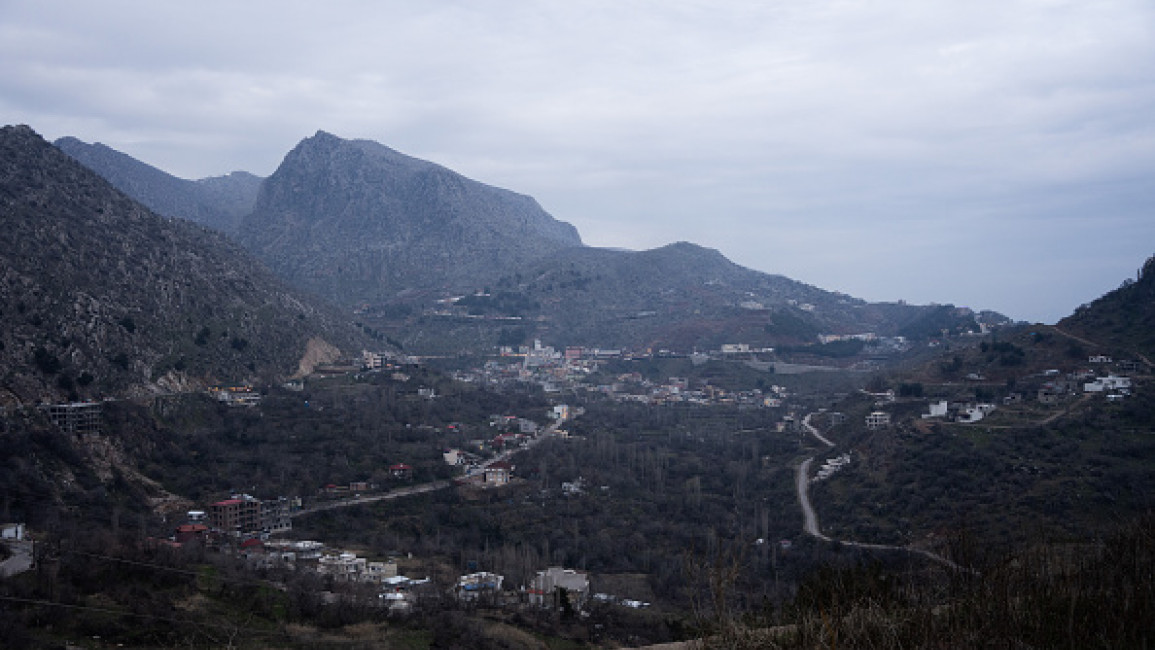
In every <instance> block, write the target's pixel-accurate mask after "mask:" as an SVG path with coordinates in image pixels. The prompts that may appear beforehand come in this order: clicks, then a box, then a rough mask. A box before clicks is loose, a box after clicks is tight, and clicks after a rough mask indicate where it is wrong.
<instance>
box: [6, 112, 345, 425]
mask: <svg viewBox="0 0 1155 650" xmlns="http://www.w3.org/2000/svg"><path fill="white" fill-rule="evenodd" d="M0 216H2V220H3V223H2V226H3V227H2V228H0V296H2V303H0V400H3V401H4V402H9V403H11V402H17V403H22V402H23V403H26V402H29V401H37V400H40V399H61V398H68V397H73V398H75V397H94V396H98V395H108V394H125V393H133V392H140V391H152V390H167V389H174V388H179V387H180V386H182V385H187V384H189V383H192V384H200V383H204V382H219V381H239V380H244V379H251V378H255V377H274V376H278V375H287V374H289V373H292V372H294V371H295V370H296V368H297V363H298V360H299V359H301V357H302V355H304V353H305V350H306V343H307V342H308V341H309V340H310V339H313V338H314V337H316V338H318V339H323V340H325V341H327V342H329V343H331V344H334V345H338V346H346V347H351V346H354V345H356V342H357V339H356V338H355V334H354V332H353V330H352V327H351V326H350V325H348V324H346V323H344V322H342V320H341V319H340V317H338V316H335V315H334V314H333V313H331V312H329V311H327V310H326V309H327V308H322V307H318V306H317V305H315V304H314V303H313V302H311V301H310V300H309V299H307V298H305V297H303V296H301V295H299V294H298V293H297V292H295V291H293V290H291V289H289V288H287V287H285V286H284V285H283V283H281V282H280V281H279V280H277V279H275V278H274V277H273V276H272V275H271V274H270V273H269V272H268V271H267V270H265V269H264V268H263V267H262V266H261V265H260V264H258V263H256V262H255V261H253V260H252V259H251V258H250V257H249V256H248V255H247V254H245V253H244V251H242V250H241V249H239V248H238V247H237V246H235V245H234V244H232V243H230V242H229V241H228V240H226V239H225V238H224V237H223V236H221V235H219V234H217V233H215V232H213V231H210V230H207V229H206V228H204V227H202V226H198V225H195V224H192V223H189V222H186V221H182V220H174V219H166V218H163V217H159V216H157V215H156V214H153V213H152V212H150V211H149V210H148V209H147V208H145V207H144V206H142V205H140V204H139V203H137V202H136V201H134V200H132V199H130V198H128V197H127V196H125V195H124V194H122V193H121V192H119V191H118V190H116V189H115V188H114V187H112V186H111V185H110V184H109V183H108V182H107V181H105V180H104V179H102V178H101V177H99V176H97V175H96V174H95V173H93V172H92V171H91V170H89V169H88V168H86V167H84V166H82V165H80V164H79V163H77V162H76V161H75V160H73V159H72V158H70V157H68V156H67V155H65V154H63V153H62V152H61V151H60V150H59V149H57V148H55V147H53V146H52V145H50V144H49V143H47V142H45V141H44V140H43V139H42V138H41V137H40V136H38V135H37V134H36V133H35V132H33V131H32V129H30V128H28V127H25V126H16V127H11V126H10V127H4V128H3V130H2V131H0Z"/></svg>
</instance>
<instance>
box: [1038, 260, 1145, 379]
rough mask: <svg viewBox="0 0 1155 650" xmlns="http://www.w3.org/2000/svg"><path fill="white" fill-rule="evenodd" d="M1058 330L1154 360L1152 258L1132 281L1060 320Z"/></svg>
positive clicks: (1126, 281) (1122, 351)
mask: <svg viewBox="0 0 1155 650" xmlns="http://www.w3.org/2000/svg"><path fill="white" fill-rule="evenodd" d="M1058 327H1059V328H1061V329H1062V330H1063V331H1065V332H1069V333H1071V334H1073V335H1076V336H1078V337H1080V338H1083V339H1090V340H1093V341H1095V342H1097V343H1099V344H1100V345H1103V346H1107V347H1110V348H1113V349H1115V350H1118V351H1119V353H1125V352H1127V351H1130V352H1132V353H1133V354H1139V355H1142V356H1143V357H1145V358H1146V359H1147V360H1148V361H1147V362H1148V363H1150V361H1149V360H1150V359H1152V358H1155V257H1149V258H1147V261H1146V262H1144V263H1143V266H1142V267H1141V268H1140V269H1139V272H1138V273H1137V274H1136V278H1135V279H1134V280H1130V279H1128V280H1125V281H1124V282H1123V284H1122V286H1120V287H1119V288H1118V289H1115V290H1114V291H1111V292H1109V293H1107V294H1106V295H1104V296H1103V297H1101V298H1099V299H1097V300H1095V301H1094V302H1092V303H1090V304H1088V305H1083V306H1082V307H1080V308H1079V309H1077V310H1075V313H1073V314H1071V315H1070V316H1068V317H1066V318H1064V319H1063V320H1061V321H1059V323H1058Z"/></svg>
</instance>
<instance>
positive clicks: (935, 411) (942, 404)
mask: <svg viewBox="0 0 1155 650" xmlns="http://www.w3.org/2000/svg"><path fill="white" fill-rule="evenodd" d="M947 406H948V405H947V401H946V400H941V401H938V402H931V404H930V413H923V414H922V418H923V419H924V420H925V419H928V418H944V417H946V412H947ZM868 426H869V425H868Z"/></svg>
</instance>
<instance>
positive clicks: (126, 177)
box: [54, 137, 263, 233]
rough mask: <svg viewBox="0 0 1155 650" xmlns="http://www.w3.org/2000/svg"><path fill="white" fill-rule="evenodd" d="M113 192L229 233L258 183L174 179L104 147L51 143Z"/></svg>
mask: <svg viewBox="0 0 1155 650" xmlns="http://www.w3.org/2000/svg"><path fill="white" fill-rule="evenodd" d="M54 144H55V145H56V147H57V148H59V149H60V150H61V151H63V152H64V153H66V154H68V155H69V156H72V157H73V158H75V159H76V160H77V161H78V162H80V164H82V165H84V166H85V167H88V168H89V169H91V170H93V171H95V172H96V173H97V174H100V175H101V176H102V177H104V179H105V180H107V181H108V182H110V183H112V185H113V186H114V187H116V188H117V189H119V190H120V191H122V192H124V193H125V194H127V195H129V196H131V197H133V198H135V199H136V200H137V201H140V202H141V203H143V204H144V205H146V206H147V207H148V208H149V209H150V210H152V211H153V212H155V213H157V214H160V215H163V216H166V217H181V218H184V219H188V220H190V221H195V222H197V223H200V224H203V225H206V226H208V227H210V228H214V229H216V230H219V231H221V232H225V233H232V232H235V231H236V229H237V226H238V224H239V223H240V220H241V217H243V216H244V215H246V214H248V213H249V212H251V211H252V209H253V203H254V202H255V201H256V200H257V191H258V190H259V189H260V187H261V181H262V180H263V179H261V178H260V177H259V176H254V175H252V174H250V173H248V172H233V173H231V174H228V175H226V176H215V177H212V178H204V179H200V180H196V181H190V180H185V179H182V178H177V177H176V176H173V175H171V174H168V173H166V172H163V171H161V170H159V169H157V168H156V167H153V166H151V165H148V164H145V163H143V162H140V161H139V160H136V159H135V158H133V157H131V156H128V155H126V154H124V153H121V152H119V151H117V150H115V149H112V148H110V147H107V146H105V145H103V144H100V143H99V142H98V143H95V144H88V143H86V142H82V141H80V140H78V139H76V138H72V137H65V138H60V139H58V140H57V141H56V142H55V143H54Z"/></svg>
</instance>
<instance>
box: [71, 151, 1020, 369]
mask: <svg viewBox="0 0 1155 650" xmlns="http://www.w3.org/2000/svg"><path fill="white" fill-rule="evenodd" d="M66 140H68V139H66ZM71 146H72V145H71V144H68V145H66V146H65V149H66V150H69V148H70V147H71ZM119 155H121V156H123V154H119ZM125 158H127V156H125ZM137 165H138V166H139V167H141V168H146V169H152V168H150V167H148V166H147V165H144V164H143V163H137ZM122 166H123V167H131V165H127V164H125V165H122ZM154 171H156V170H154ZM164 176H165V175H164V174H163V173H162V172H159V171H157V173H156V174H152V175H150V176H148V178H151V179H154V180H156V181H157V183H158V184H159V182H160V180H163V177H164ZM142 178H143V175H142ZM170 178H171V177H170ZM135 191H136V192H137V194H136V195H137V196H138V197H140V198H142V199H143V198H146V197H148V196H155V195H157V194H161V195H164V196H168V197H177V196H178V194H177V193H175V192H172V191H167V190H164V191H162V188H159V187H152V188H148V187H137V188H135ZM184 196H185V197H186V198H185V199H184V200H186V201H192V200H193V199H192V198H190V197H189V195H187V194H186V195H184ZM169 212H171V213H173V214H193V213H195V212H196V209H195V206H193V205H191V204H190V205H189V206H188V207H184V208H182V207H180V206H179V205H178V206H172V207H170V208H169ZM235 237H236V239H237V240H238V241H240V242H241V243H242V244H243V245H244V246H246V247H247V248H249V249H250V250H251V251H252V252H254V253H255V254H256V255H257V256H258V257H260V258H261V259H262V260H263V261H265V263H267V264H268V265H269V266H270V267H271V268H272V269H273V270H274V271H275V272H276V273H277V274H278V275H280V276H281V277H283V278H285V279H287V280H288V281H289V282H290V283H292V284H294V285H295V286H298V287H301V288H304V289H306V290H309V291H312V292H314V293H318V294H320V295H324V296H326V297H327V298H330V299H332V300H334V301H336V302H338V303H340V304H344V305H346V306H351V307H356V308H357V309H358V310H359V311H360V312H361V313H362V316H361V318H362V320H363V322H365V323H368V324H369V325H370V326H372V327H373V328H375V329H380V330H382V331H387V332H389V335H390V338H393V339H395V340H398V341H402V342H404V343H405V344H406V345H407V346H411V347H412V349H413V350H415V351H419V352H430V353H433V352H437V353H441V352H447V351H456V352H462V351H469V350H478V349H491V348H492V346H493V345H494V344H495V343H497V342H498V341H499V340H500V341H505V342H507V343H508V342H511V341H514V340H518V341H523V342H524V341H526V340H528V339H531V338H533V337H541V338H544V339H546V340H548V341H550V342H551V343H554V344H581V345H604V346H613V347H640V346H667V347H672V348H677V349H689V348H692V347H702V346H713V347H716V346H717V345H720V344H721V343H724V342H746V343H750V344H754V345H761V346H776V345H783V344H787V345H798V344H806V343H811V342H813V341H815V340H816V338H817V335H819V334H858V333H865V332H873V333H876V334H879V335H902V336H906V337H908V338H914V339H925V338H930V337H938V336H941V335H942V333H943V332H944V331H945V332H948V333H950V332H955V333H957V332H960V331H970V330H977V329H979V325H978V322H977V321H978V320H983V321H986V322H1005V321H1006V320H1007V319H1006V318H1005V317H1002V316H1000V315H998V314H977V315H976V314H974V313H972V312H970V310H966V309H956V308H954V307H953V306H950V305H945V306H943V305H932V306H912V305H906V304H902V303H867V302H865V301H862V300H859V299H856V298H852V297H850V296H846V295H844V294H840V293H836V292H830V291H824V290H822V289H818V288H816V287H813V286H810V285H806V284H804V283H801V282H797V281H795V280H791V279H789V278H786V277H783V276H781V275H773V274H766V273H762V272H759V271H753V270H751V269H747V268H744V267H741V266H738V265H737V264H734V263H733V262H731V261H729V260H728V259H726V258H725V257H724V256H723V255H722V254H721V253H719V252H718V251H714V250H710V249H706V248H702V247H700V246H696V245H694V244H690V243H686V242H679V243H676V244H671V245H669V246H664V247H661V248H657V249H654V250H652V251H640V252H639V251H625V250H612V249H598V248H592V247H588V246H584V245H582V242H581V238H580V237H579V236H578V233H577V231H576V230H575V229H574V228H573V226H571V225H569V224H566V223H563V222H560V221H557V220H556V219H554V218H553V217H551V216H550V215H549V214H548V213H546V212H545V211H544V210H542V208H541V207H540V206H539V205H538V204H537V203H536V202H535V201H534V200H533V199H532V198H530V197H527V196H524V195H521V194H516V193H514V192H510V191H508V190H503V189H499V188H494V187H491V186H488V185H484V184H482V183H479V182H476V181H473V180H469V179H467V178H465V177H463V176H461V175H460V174H457V173H455V172H453V171H450V170H448V169H445V168H444V167H441V166H439V165H436V164H434V163H431V162H427V161H423V160H418V159H416V158H412V157H409V156H406V155H403V154H401V153H398V152H396V151H394V150H392V149H390V148H388V147H385V146H384V145H381V144H378V143H375V142H370V141H365V140H344V139H341V138H338V137H336V136H334V135H331V134H328V133H325V132H323V131H322V132H318V133H317V134H316V135H315V136H313V137H311V138H306V139H305V140H303V141H301V142H300V143H299V144H298V145H297V146H296V147H295V148H294V149H293V150H292V151H291V152H290V153H289V154H288V155H286V157H285V159H284V161H283V162H282V164H281V165H280V167H279V168H278V169H277V170H276V172H275V173H274V174H273V175H272V176H270V177H269V178H268V179H266V180H265V181H264V183H263V184H262V185H261V189H260V192H259V194H258V196H257V199H256V202H255V204H254V206H253V211H252V213H251V214H249V215H246V216H245V217H244V218H243V219H242V220H241V224H240V226H239V228H238V230H237V231H236V232H235ZM447 304H449V305H450V306H449V307H447V306H446V305H447Z"/></svg>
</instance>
